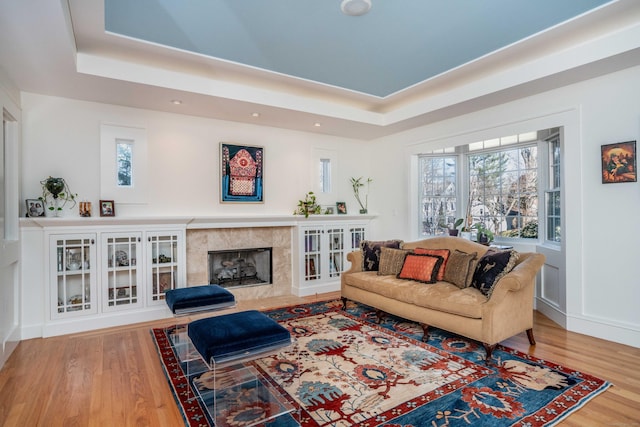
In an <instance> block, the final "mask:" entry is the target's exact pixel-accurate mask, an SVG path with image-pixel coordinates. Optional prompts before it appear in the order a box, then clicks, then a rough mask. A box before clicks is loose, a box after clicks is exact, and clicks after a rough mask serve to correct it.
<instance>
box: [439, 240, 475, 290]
mask: <svg viewBox="0 0 640 427" xmlns="http://www.w3.org/2000/svg"><path fill="white" fill-rule="evenodd" d="M477 257H478V253H477V252H472V253H470V254H468V253H466V252H462V251H459V250H457V249H455V250H454V251H453V252H451V255H449V259H448V260H447V268H446V269H445V270H444V280H445V281H447V282H450V283H453V284H454V285H456V286H457V287H459V288H460V289H464V288H466V287H468V286H470V285H471V281H472V280H473V274H474V273H475V268H476V261H477Z"/></svg>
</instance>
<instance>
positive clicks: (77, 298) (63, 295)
mask: <svg viewBox="0 0 640 427" xmlns="http://www.w3.org/2000/svg"><path fill="white" fill-rule="evenodd" d="M95 242H96V240H95V234H65V235H53V236H51V250H50V255H49V263H48V265H49V277H50V282H49V283H50V285H51V288H50V295H51V307H52V310H51V317H52V319H59V318H64V317H75V316H81V315H86V314H93V313H97V312H98V306H97V300H98V298H97V292H96V269H95V266H96V243H95Z"/></svg>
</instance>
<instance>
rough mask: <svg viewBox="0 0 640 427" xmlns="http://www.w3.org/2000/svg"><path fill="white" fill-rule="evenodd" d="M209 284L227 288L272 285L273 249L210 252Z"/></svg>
mask: <svg viewBox="0 0 640 427" xmlns="http://www.w3.org/2000/svg"><path fill="white" fill-rule="evenodd" d="M208 258H209V283H210V284H216V285H220V286H222V287H225V288H233V287H241V286H257V285H266V284H271V248H253V249H234V250H225V251H209V257H208Z"/></svg>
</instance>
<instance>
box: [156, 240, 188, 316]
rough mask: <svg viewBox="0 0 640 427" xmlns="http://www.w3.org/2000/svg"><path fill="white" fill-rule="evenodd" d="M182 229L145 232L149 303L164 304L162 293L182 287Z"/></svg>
mask: <svg viewBox="0 0 640 427" xmlns="http://www.w3.org/2000/svg"><path fill="white" fill-rule="evenodd" d="M183 252H184V231H181V230H166V231H150V232H148V233H147V265H148V266H149V268H148V269H147V283H149V284H150V286H149V287H148V294H147V300H148V301H149V305H158V304H163V305H164V293H165V292H166V291H168V290H169V289H175V288H177V287H183V286H184V284H183V280H182V279H183V276H184V271H185V269H184V260H181V256H180V254H181V253H183Z"/></svg>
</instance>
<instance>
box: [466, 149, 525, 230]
mask: <svg viewBox="0 0 640 427" xmlns="http://www.w3.org/2000/svg"><path fill="white" fill-rule="evenodd" d="M467 159H468V164H469V203H470V207H469V210H468V212H469V213H470V216H471V217H472V218H473V223H482V224H483V225H484V226H485V227H486V228H488V229H489V230H491V231H492V232H493V233H494V234H495V235H496V236H501V237H521V238H537V237H538V162H537V159H538V148H537V146H536V145H535V144H534V145H526V146H519V147H513V148H506V149H498V150H495V151H489V152H480V153H473V154H471V153H470V154H469V155H468V156H467Z"/></svg>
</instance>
